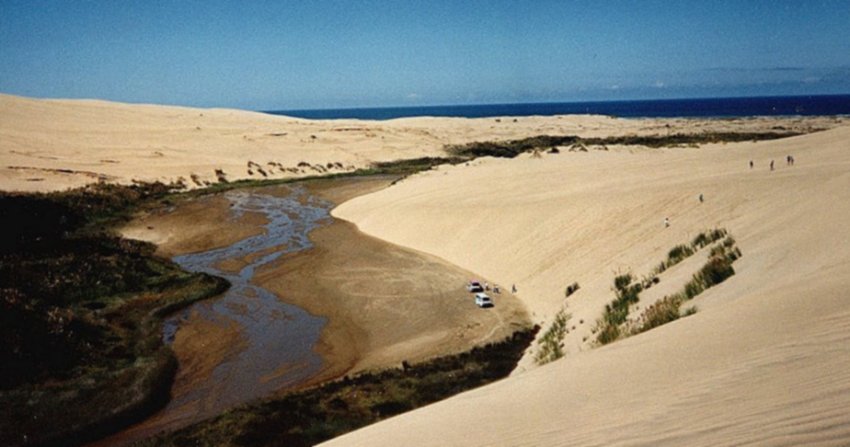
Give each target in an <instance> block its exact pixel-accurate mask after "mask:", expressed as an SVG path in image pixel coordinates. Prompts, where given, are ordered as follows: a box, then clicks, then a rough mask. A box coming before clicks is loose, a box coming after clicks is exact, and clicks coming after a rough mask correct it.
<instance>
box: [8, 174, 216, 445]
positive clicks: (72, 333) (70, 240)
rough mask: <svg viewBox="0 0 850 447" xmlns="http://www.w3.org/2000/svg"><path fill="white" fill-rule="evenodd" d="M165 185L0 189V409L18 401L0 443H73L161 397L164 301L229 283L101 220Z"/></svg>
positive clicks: (168, 362) (185, 299) (167, 363)
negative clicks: (186, 268)
mask: <svg viewBox="0 0 850 447" xmlns="http://www.w3.org/2000/svg"><path fill="white" fill-rule="evenodd" d="M171 190H172V188H171V187H170V186H166V185H162V184H150V185H141V184H139V185H133V186H118V185H105V184H99V185H92V186H89V187H85V188H80V189H76V190H70V191H66V192H61V193H51V194H0V210H2V211H0V212H2V214H3V218H4V219H5V223H6V224H7V225H8V227H9V228H13V229H15V230H13V231H10V232H9V233H7V234H5V235H4V238H3V240H2V243H0V285H2V286H0V365H2V368H0V407H2V408H14V409H15V411H14V412H13V413H12V415H10V416H9V417H5V418H0V445H16V444H19V443H21V442H22V441H23V438H22V437H23V436H24V435H27V436H28V439H29V440H30V442H35V443H50V442H56V443H59V441H58V440H59V439H61V440H62V441H61V444H74V443H81V442H84V441H86V440H91V439H93V438H94V437H95V436H97V435H99V434H104V433H107V432H109V431H111V430H115V429H117V428H120V427H121V426H122V425H126V424H128V423H130V422H132V421H134V420H138V419H139V418H141V417H144V416H145V415H146V414H149V413H150V412H152V411H153V410H155V409H156V408H157V407H158V406H161V405H163V404H164V403H165V402H166V401H167V396H168V391H169V388H170V384H171V380H172V379H171V378H172V377H173V374H174V371H175V364H174V358H173V356H172V354H171V352H170V350H169V349H168V348H167V347H165V346H164V345H163V343H162V340H161V332H162V331H161V328H160V324H161V317H162V313H163V311H164V310H166V309H172V308H175V307H178V306H182V305H186V304H188V303H190V302H192V301H195V300H198V299H202V298H205V297H208V296H211V295H214V294H217V293H220V292H222V291H223V290H224V289H225V288H226V287H227V283H226V282H225V281H223V280H219V279H217V278H213V277H210V276H208V275H203V274H188V273H186V272H183V271H182V270H181V269H180V268H179V267H178V266H177V265H175V264H173V263H172V262H170V261H168V260H165V259H159V258H156V257H154V256H153V252H154V249H155V247H154V246H153V245H151V244H148V243H143V242H138V241H131V240H126V239H122V238H120V237H117V236H115V235H113V234H112V233H110V231H109V230H108V225H109V224H111V223H114V222H119V221H121V220H123V219H125V218H127V217H128V216H129V215H130V213H131V212H132V210H133V209H134V207H136V206H140V205H143V204H145V203H147V202H151V201H156V200H159V199H162V198H163V197H165V195H166V194H168V193H169V192H170V191H171ZM44 421H49V423H48V424H45V423H44ZM51 440H52V441H51Z"/></svg>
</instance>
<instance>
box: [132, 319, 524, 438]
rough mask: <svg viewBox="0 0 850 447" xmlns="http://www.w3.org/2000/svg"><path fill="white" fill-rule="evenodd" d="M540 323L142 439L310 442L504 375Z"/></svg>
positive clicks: (517, 358) (338, 434) (331, 436)
mask: <svg viewBox="0 0 850 447" xmlns="http://www.w3.org/2000/svg"><path fill="white" fill-rule="evenodd" d="M538 330H539V328H538V327H535V328H534V329H527V330H523V331H520V332H516V333H514V335H513V336H512V337H509V338H507V339H506V340H505V341H502V342H499V343H491V344H488V345H486V346H483V347H480V348H475V349H473V350H471V351H468V352H466V353H463V354H459V355H453V356H446V357H441V358H438V359H434V360H431V361H428V362H425V363H422V364H418V365H413V366H411V367H410V368H408V369H407V370H404V369H390V370H385V371H380V372H373V373H366V374H362V375H359V376H356V377H354V378H348V377H346V378H344V379H341V380H337V381H335V382H331V383H328V384H325V385H322V386H320V387H317V388H312V389H308V390H305V391H301V392H296V393H292V394H288V395H286V396H284V397H282V398H279V399H274V400H266V401H262V402H258V403H254V404H249V405H246V406H242V407H239V408H237V409H234V410H231V411H228V412H226V413H224V414H222V415H220V416H218V417H215V418H213V419H209V420H206V421H202V422H200V423H198V424H195V425H192V426H189V427H187V428H184V429H181V430H179V431H176V432H172V433H165V434H162V435H160V436H158V437H156V438H152V439H149V440H146V441H143V442H142V443H141V445H143V446H184V445H192V446H197V445H200V446H218V445H234V446H277V445H286V446H294V447H297V446H309V445H315V444H318V443H320V442H323V441H325V440H328V439H331V438H334V437H337V436H340V435H342V434H344V433H347V432H349V431H352V430H354V429H357V428H360V427H362V426H365V425H368V424H372V423H374V422H377V421H379V420H382V419H385V418H388V417H390V416H393V415H396V414H399V413H402V412H405V411H409V410H411V409H414V408H418V407H421V406H423V405H427V404H429V403H432V402H436V401H438V400H442V399H445V398H447V397H449V396H453V395H455V394H458V393H460V392H463V391H466V390H469V389H472V388H476V387H479V386H482V385H486V384H487V383H490V382H493V381H495V380H498V379H501V378H503V377H505V376H507V375H508V374H510V372H511V371H512V370H513V369H514V367H516V364H517V362H518V361H519V359H520V358H521V357H522V354H523V352H524V351H525V349H526V348H527V347H528V345H529V344H530V343H531V341H532V340H534V336H535V334H536V333H537V331H538Z"/></svg>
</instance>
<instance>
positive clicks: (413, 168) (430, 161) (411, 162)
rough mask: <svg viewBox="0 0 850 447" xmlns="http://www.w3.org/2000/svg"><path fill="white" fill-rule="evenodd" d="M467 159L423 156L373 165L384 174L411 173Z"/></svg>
mask: <svg viewBox="0 0 850 447" xmlns="http://www.w3.org/2000/svg"><path fill="white" fill-rule="evenodd" d="M464 161H466V159H465V158H460V157H446V158H443V157H422V158H411V159H407V160H398V161H382V162H377V163H374V164H373V165H372V166H373V167H374V168H375V169H376V170H378V171H380V172H381V173H382V174H411V173H414V172H419V171H424V170H428V169H431V168H432V167H434V166H438V165H442V164H458V163H463V162H464Z"/></svg>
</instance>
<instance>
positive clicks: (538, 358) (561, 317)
mask: <svg viewBox="0 0 850 447" xmlns="http://www.w3.org/2000/svg"><path fill="white" fill-rule="evenodd" d="M570 318H571V315H568V314H567V313H566V312H564V310H563V309H562V310H560V311H559V312H558V313H557V315H555V319H554V321H552V325H551V326H549V329H547V330H546V332H545V333H544V334H543V336H542V337H540V339H538V340H537V344H538V345H539V348H538V350H537V353H536V354H535V355H534V361H535V362H537V364H538V365H543V364H546V363H549V362H551V361H553V360H557V359H559V358H561V357H563V356H564V350H563V348H562V347H561V342H563V341H564V334H566V333H567V321H569V319H570Z"/></svg>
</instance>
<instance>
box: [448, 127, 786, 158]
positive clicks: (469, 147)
mask: <svg viewBox="0 0 850 447" xmlns="http://www.w3.org/2000/svg"><path fill="white" fill-rule="evenodd" d="M797 135H801V134H800V133H799V132H705V133H698V134H673V135H643V136H635V135H626V136H619V137H604V138H580V137H578V136H575V135H539V136H536V137H529V138H522V139H519V140H509V141H484V142H475V143H468V144H463V145H454V146H446V147H445V150H446V152H448V153H449V154H451V155H453V156H457V157H465V158H475V157H501V158H514V157H516V156H517V155H519V154H522V153H524V152H531V151H534V150H545V149H546V148H551V147H554V146H569V145H573V144H578V143H580V144H581V145H582V146H583V147H586V146H590V145H595V146H607V145H612V144H618V145H639V146H647V147H652V148H659V147H671V146H692V145H698V144H704V143H723V142H736V141H759V140H774V139H778V138H786V137H793V136H797Z"/></svg>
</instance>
